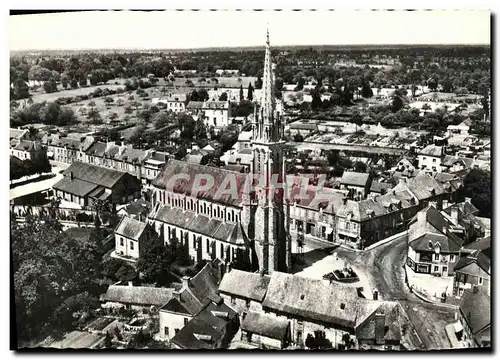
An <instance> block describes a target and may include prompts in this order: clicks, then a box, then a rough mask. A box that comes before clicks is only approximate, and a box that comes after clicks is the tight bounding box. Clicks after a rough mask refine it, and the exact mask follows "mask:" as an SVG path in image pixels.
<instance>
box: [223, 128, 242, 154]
mask: <svg viewBox="0 0 500 360" xmlns="http://www.w3.org/2000/svg"><path fill="white" fill-rule="evenodd" d="M238 135H239V129H238V127H237V126H236V125H234V124H231V125H229V126H228V127H226V128H225V129H224V130H222V133H221V135H220V140H219V143H220V144H221V145H222V151H223V152H225V151H227V150H229V149H231V148H232V147H233V145H234V144H235V143H236V141H237V140H238Z"/></svg>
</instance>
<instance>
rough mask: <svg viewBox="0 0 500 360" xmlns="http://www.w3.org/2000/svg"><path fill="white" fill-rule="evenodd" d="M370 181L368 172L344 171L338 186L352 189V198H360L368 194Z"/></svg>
mask: <svg viewBox="0 0 500 360" xmlns="http://www.w3.org/2000/svg"><path fill="white" fill-rule="evenodd" d="M371 182H372V180H371V178H370V174H365V173H358V172H354V171H344V173H343V174H342V179H341V180H340V188H341V189H347V190H352V194H353V195H352V196H353V198H355V199H358V200H361V199H364V198H366V195H368V193H369V191H370V186H371Z"/></svg>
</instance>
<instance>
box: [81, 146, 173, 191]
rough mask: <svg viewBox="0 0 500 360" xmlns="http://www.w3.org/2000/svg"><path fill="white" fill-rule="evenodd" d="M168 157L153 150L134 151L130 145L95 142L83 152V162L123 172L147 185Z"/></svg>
mask: <svg viewBox="0 0 500 360" xmlns="http://www.w3.org/2000/svg"><path fill="white" fill-rule="evenodd" d="M167 160H168V155H167V154H166V153H164V152H159V151H156V150H154V149H148V150H141V149H134V148H133V147H132V145H125V144H123V143H121V145H117V144H116V143H115V142H107V143H104V142H95V143H93V144H92V145H91V146H90V147H89V148H87V150H86V151H85V157H84V160H82V161H84V162H86V163H88V164H93V165H98V166H102V167H105V168H108V169H115V170H119V171H125V172H127V173H129V174H131V175H133V176H135V177H137V178H139V179H141V180H142V181H143V182H146V183H149V182H151V181H152V180H154V179H155V178H156V177H157V176H158V174H159V173H160V171H161V169H162V167H163V166H164V165H165V163H166V162H167Z"/></svg>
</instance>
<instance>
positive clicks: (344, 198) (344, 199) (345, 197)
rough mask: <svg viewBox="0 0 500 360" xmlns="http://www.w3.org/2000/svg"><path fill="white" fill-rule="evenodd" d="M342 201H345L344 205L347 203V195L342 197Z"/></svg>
mask: <svg viewBox="0 0 500 360" xmlns="http://www.w3.org/2000/svg"><path fill="white" fill-rule="evenodd" d="M342 202H343V203H344V205H345V204H347V196H344V197H343V198H342Z"/></svg>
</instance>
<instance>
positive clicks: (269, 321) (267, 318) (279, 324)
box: [240, 311, 288, 341]
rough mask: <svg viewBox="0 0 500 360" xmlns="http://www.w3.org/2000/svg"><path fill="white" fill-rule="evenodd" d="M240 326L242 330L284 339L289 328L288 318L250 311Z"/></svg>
mask: <svg viewBox="0 0 500 360" xmlns="http://www.w3.org/2000/svg"><path fill="white" fill-rule="evenodd" d="M240 327H241V330H245V331H248V332H251V333H254V334H259V335H263V336H266V337H268V338H271V339H276V340H281V341H283V340H284V338H285V336H286V334H287V330H288V320H287V319H283V318H278V317H276V316H273V315H267V314H262V313H257V312H253V311H249V312H248V313H247V314H246V316H245V319H244V320H243V321H242V322H241V326H240Z"/></svg>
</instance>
